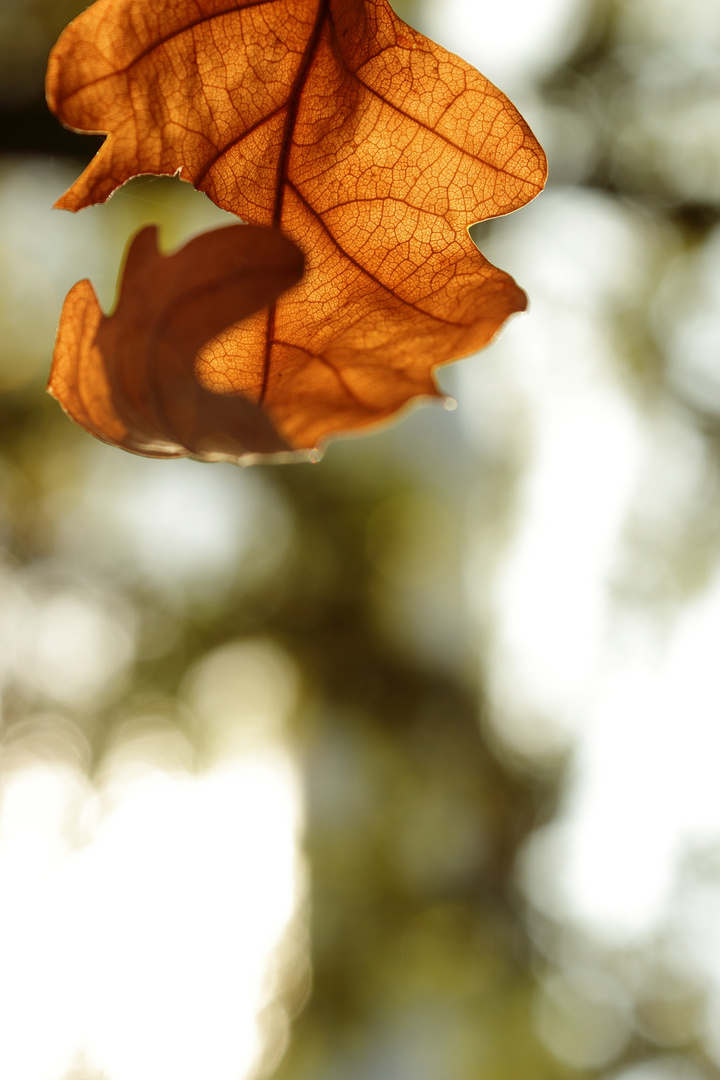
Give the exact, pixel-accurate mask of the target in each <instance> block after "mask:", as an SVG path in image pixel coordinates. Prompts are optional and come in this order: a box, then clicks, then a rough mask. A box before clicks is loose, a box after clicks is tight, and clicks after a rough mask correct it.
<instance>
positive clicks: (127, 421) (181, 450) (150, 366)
mask: <svg viewBox="0 0 720 1080" xmlns="http://www.w3.org/2000/svg"><path fill="white" fill-rule="evenodd" d="M302 272H303V257H302V254H301V252H300V251H299V250H298V248H297V247H296V246H295V244H293V243H292V241H290V240H288V239H287V237H285V236H283V235H282V234H281V233H280V232H278V231H277V230H275V229H266V228H258V227H253V226H251V225H232V226H230V227H228V228H224V229H216V230H214V231H212V232H208V233H204V234H203V235H202V236H198V237H196V238H195V239H194V240H191V241H190V242H189V243H188V244H186V245H185V247H183V248H181V249H180V250H179V251H176V252H175V253H174V254H172V255H161V254H160V253H159V252H158V247H157V228H156V227H155V226H154V225H151V226H148V227H147V228H145V229H143V230H142V231H141V232H140V233H138V235H137V236H136V237H135V238H134V240H133V241H132V244H131V245H130V248H129V251H128V255H127V259H126V263H125V269H124V273H123V278H122V286H121V289H120V297H119V300H118V303H117V306H116V309H115V311H114V312H113V314H112V315H110V316H106V315H103V313H102V311H101V309H100V305H99V303H98V300H97V297H96V295H95V292H94V290H93V287H92V285H91V284H90V282H89V281H80V282H78V284H77V285H75V286H74V287H73V288H72V289H71V290H70V292H69V293H68V295H67V297H66V299H65V304H64V307H63V311H62V316H61V319H60V327H59V330H58V337H57V341H56V345H55V354H54V356H53V367H52V372H51V375H50V383H49V386H48V389H49V391H50V393H51V394H52V395H53V396H54V397H55V398H57V400H58V401H59V402H60V403H61V405H62V406H63V408H64V409H65V411H66V412H67V413H68V414H69V415H70V417H71V418H72V419H73V420H74V421H75V422H76V423H78V424H80V426H81V427H83V428H85V430H86V431H89V432H91V433H92V434H93V435H96V436H97V437H98V438H99V439H103V440H104V441H105V442H109V443H112V444H113V445H115V446H121V447H123V449H125V450H131V451H132V452H133V453H136V454H146V455H147V456H149V457H180V456H186V455H188V454H192V455H193V456H194V457H198V458H201V459H203V460H206V461H217V460H227V459H230V460H232V461H236V460H238V459H240V458H243V457H247V454H248V452H249V451H252V452H255V453H263V454H269V453H273V454H282V453H287V452H289V451H290V449H291V448H290V447H289V446H288V445H287V444H286V443H285V442H284V441H283V439H282V438H281V437H280V436H279V435H278V434H277V432H276V431H275V430H274V428H273V426H272V424H271V423H270V421H269V420H268V418H267V416H266V415H265V413H264V412H263V411H262V410H261V409H259V408H258V406H257V405H255V404H253V403H252V402H251V401H249V400H248V399H247V398H245V397H242V396H231V395H223V394H214V393H212V391H210V390H207V389H206V388H205V387H203V386H201V385H200V383H199V382H198V380H197V379H196V378H195V377H194V372H193V367H194V363H195V357H196V355H197V353H198V351H199V350H200V349H201V348H202V346H203V345H204V344H205V343H206V342H207V341H208V339H210V338H213V337H215V335H216V334H217V333H219V332H220V331H221V330H224V329H225V328H226V327H227V326H229V325H230V324H231V323H234V322H238V321H240V320H241V319H245V318H247V317H248V316H249V315H252V314H253V313H254V312H256V311H258V310H259V309H260V308H264V307H267V305H268V304H269V303H271V302H272V301H273V300H274V299H275V298H276V297H277V296H278V295H279V294H280V293H281V292H283V291H284V290H285V289H288V288H289V287H290V286H291V285H294V284H295V283H296V282H297V281H299V280H300V278H301V276H302Z"/></svg>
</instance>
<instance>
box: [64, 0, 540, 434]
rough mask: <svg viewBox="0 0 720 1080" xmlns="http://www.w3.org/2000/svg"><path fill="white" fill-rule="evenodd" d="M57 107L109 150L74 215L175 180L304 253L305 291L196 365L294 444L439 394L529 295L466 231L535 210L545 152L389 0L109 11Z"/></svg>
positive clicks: (88, 34) (77, 199)
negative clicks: (445, 374)
mask: <svg viewBox="0 0 720 1080" xmlns="http://www.w3.org/2000/svg"><path fill="white" fill-rule="evenodd" d="M47 89H48V101H49V103H50V106H51V108H52V109H53V110H54V111H55V112H56V113H57V115H58V116H59V117H60V118H61V119H62V121H63V122H64V123H65V124H67V125H68V126H70V127H73V128H75V129H76V130H83V131H96V132H107V133H108V138H107V139H106V141H105V143H104V144H103V146H102V147H101V149H100V151H99V152H98V154H97V155H96V157H95V159H94V160H93V162H92V163H91V164H90V166H89V167H88V168H87V169H86V170H85V172H84V173H83V175H82V176H81V177H80V178H79V180H78V181H76V183H75V184H74V185H73V186H72V187H71V188H70V190H69V191H68V192H66V194H65V195H64V196H63V197H62V198H61V199H60V200H59V201H58V204H57V205H58V206H61V207H65V208H67V209H71V210H77V209H80V208H81V207H84V206H87V205H90V204H91V203H95V202H99V201H102V200H104V199H106V198H107V197H108V196H109V195H110V194H111V193H112V192H113V190H115V189H116V188H117V187H118V185H120V184H122V183H124V182H125V181H126V180H127V179H128V178H130V177H131V176H134V175H137V174H138V173H155V174H176V173H179V174H180V175H181V176H182V177H183V178H184V179H187V180H189V181H190V182H192V183H193V184H194V185H195V186H196V187H197V188H199V189H201V190H203V191H205V192H206V193H207V194H208V195H209V196H210V197H211V198H212V199H213V200H214V201H215V202H216V203H217V204H218V205H219V206H221V207H223V208H225V209H227V210H231V211H232V212H234V213H235V214H237V215H238V216H240V217H242V218H243V219H245V220H248V221H251V222H254V223H257V224H266V225H270V224H272V225H275V226H277V227H280V228H282V230H283V231H284V232H285V233H286V234H287V235H288V236H290V237H291V238H292V239H293V240H295V241H296V243H297V244H298V245H299V246H300V248H301V249H302V250H303V251H304V252H305V255H306V274H305V277H304V279H303V282H302V283H301V285H300V286H299V287H298V288H297V289H295V290H293V292H292V293H291V294H290V295H288V296H287V297H285V298H283V300H282V301H280V302H279V303H278V304H273V305H271V306H270V308H269V309H268V311H267V313H266V314H265V316H264V318H263V319H255V320H253V321H252V322H251V323H250V324H248V325H247V326H244V327H242V328H237V327H234V328H233V329H232V330H231V331H229V332H227V333H224V334H221V335H220V336H219V337H218V339H217V340H216V341H215V342H212V343H210V344H209V345H208V346H207V347H206V348H205V349H204V350H203V351H202V353H201V354H200V356H199V358H198V364H197V371H198V376H199V378H200V379H201V381H202V383H203V385H205V386H206V387H207V388H208V389H211V390H213V391H216V392H218V393H228V392H241V393H243V394H244V395H245V396H246V397H247V398H248V399H249V400H250V401H252V402H255V403H257V404H259V405H261V406H262V407H263V408H264V410H265V411H266V412H267V414H268V416H269V417H270V418H271V420H272V423H273V425H274V426H275V428H276V429H277V430H278V431H279V432H280V433H281V435H282V437H283V438H284V439H285V440H286V441H287V442H288V444H290V445H291V446H293V447H310V446H315V445H317V444H318V442H319V441H320V440H322V439H324V438H325V437H326V436H328V435H329V434H331V433H333V432H337V431H343V430H348V429H351V428H358V427H362V426H364V425H367V424H369V423H372V422H375V421H377V420H379V419H382V418H383V417H386V416H389V415H390V414H392V413H393V412H395V411H396V410H397V409H398V408H400V406H402V405H403V404H404V403H405V402H406V401H408V400H409V399H410V398H412V397H416V396H418V395H437V390H436V387H435V382H434V378H433V374H432V372H433V369H434V368H435V367H437V365H439V364H443V363H446V362H447V361H449V360H453V359H457V358H458V357H460V356H464V355H467V354H468V353H470V352H472V351H474V350H476V349H479V348H481V347H482V346H483V345H485V344H486V343H487V342H488V341H489V340H490V339H491V338H492V336H493V335H494V334H495V333H496V332H497V330H498V328H499V327H500V326H501V324H502V323H503V321H504V320H505V319H506V318H507V317H508V316H509V315H510V314H512V313H513V312H515V311H519V310H522V309H523V308H524V307H525V303H526V300H525V295H524V293H523V292H522V290H520V289H519V288H518V286H517V285H516V284H515V282H514V281H513V280H512V278H510V277H509V276H508V275H506V274H504V273H503V272H502V271H500V270H498V269H496V268H495V267H493V266H492V265H491V264H490V263H488V262H487V261H486V260H485V259H484V258H483V257H482V256H481V255H480V254H479V253H478V252H477V250H476V248H475V247H474V245H473V243H472V241H471V239H470V237H469V235H468V233H467V226H468V225H470V224H472V223H473V222H476V221H478V220H482V219H485V218H488V217H492V216H496V215H498V214H505V213H508V212H509V211H511V210H513V209H515V208H517V207H519V206H522V205H523V204H524V203H526V202H528V201H529V200H530V199H531V198H533V197H534V196H535V195H536V194H537V193H538V192H539V191H540V189H541V188H542V186H543V184H544V181H545V175H546V168H545V158H544V155H543V153H542V150H541V149H540V147H539V146H538V144H537V142H536V140H535V138H534V137H533V135H532V133H531V132H530V130H529V128H528V127H527V125H526V124H525V122H524V121H523V119H522V117H521V116H520V115H519V114H518V112H517V111H516V109H515V108H514V107H513V105H512V104H511V103H510V102H509V101H508V100H507V98H505V96H504V95H503V94H502V93H501V92H500V91H499V90H498V89H497V88H496V87H494V86H493V85H492V84H491V83H489V82H488V81H487V80H486V79H485V78H484V77H483V76H482V75H480V74H479V72H477V71H475V70H474V69H473V68H472V67H470V66H469V65H468V64H466V63H465V62H464V61H463V60H460V59H459V58H458V57H456V56H453V55H452V54H450V53H448V52H446V51H445V50H444V49H442V48H441V47H440V46H438V45H435V44H434V43H433V42H431V41H429V40H428V39H427V38H425V37H423V36H422V35H421V34H418V33H417V32H416V31H414V30H412V29H411V28H410V27H408V26H407V25H405V24H404V23H403V22H402V21H401V20H400V19H398V18H397V16H396V15H395V14H394V12H393V11H392V9H391V8H390V6H389V4H388V3H387V2H386V0H235V2H232V0H173V3H162V4H155V3H153V4H150V3H148V2H147V0H98V2H97V3H96V4H94V5H93V6H92V7H91V8H89V9H88V10H87V11H86V12H85V13H84V14H83V15H81V16H80V17H79V18H78V19H77V20H75V22H73V23H72V24H71V25H70V26H69V27H68V28H67V29H66V31H65V32H64V34H63V35H62V37H61V38H60V40H59V42H58V44H57V45H56V47H55V49H54V50H53V53H52V54H51V58H50V64H49V67H48V80H47Z"/></svg>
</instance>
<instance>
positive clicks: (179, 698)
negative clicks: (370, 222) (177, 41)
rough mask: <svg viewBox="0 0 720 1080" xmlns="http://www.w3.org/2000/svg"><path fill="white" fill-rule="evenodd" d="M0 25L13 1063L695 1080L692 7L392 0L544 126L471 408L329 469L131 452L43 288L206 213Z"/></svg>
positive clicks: (704, 608) (7, 959)
mask: <svg viewBox="0 0 720 1080" xmlns="http://www.w3.org/2000/svg"><path fill="white" fill-rule="evenodd" d="M81 7H82V4H81V3H77V2H76V0H4V2H3V6H2V9H1V10H0V147H1V150H2V156H1V157H0V390H1V393H0V414H1V418H2V424H1V426H0V545H1V549H0V688H1V691H2V719H1V721H0V725H1V726H0V1075H1V1076H2V1077H3V1078H4V1077H7V1078H8V1080H151V1078H152V1080H165V1078H167V1080H170V1078H172V1080H200V1078H202V1080H205V1078H211V1080H259V1078H261V1077H270V1076H275V1077H277V1078H278V1080H335V1078H337V1077H342V1078H343V1080H376V1078H378V1077H382V1078H383V1080H385V1078H387V1080H505V1078H507V1080H517V1078H518V1077H533V1078H543V1077H548V1078H558V1077H559V1078H568V1080H570V1078H578V1080H580V1078H591V1077H592V1078H595V1077H597V1078H602V1080H710V1078H714V1077H720V784H719V783H718V760H719V759H720V737H719V734H718V726H719V725H720V679H719V678H718V675H717V671H718V659H717V653H718V645H719V643H720V499H719V498H718V495H719V494H720V468H719V466H720V314H719V312H720V225H719V224H718V223H719V212H720V74H719V73H720V0H515V3H513V4H500V5H498V4H490V3H484V2H480V0H415V2H412V0H404V2H402V3H400V2H399V0H398V3H397V4H396V7H397V10H398V12H399V14H401V15H402V16H403V17H404V18H406V19H407V20H408V21H409V22H411V23H412V24H413V25H415V26H416V27H417V28H418V29H420V30H422V31H423V32H425V33H427V34H429V35H430V36H432V37H434V38H435V39H436V40H438V41H440V42H441V43H442V44H444V45H446V46H447V47H448V48H450V49H451V50H453V51H456V52H459V53H460V54H461V55H463V56H464V57H465V58H466V59H468V60H470V61H471V62H473V63H474V64H476V65H477V66H478V67H479V68H480V69H481V70H482V71H483V72H484V73H485V74H486V75H487V76H488V77H489V78H490V79H492V80H493V81H494V82H496V83H497V84H498V85H500V86H501V87H502V89H504V90H505V91H506V93H508V95H509V96H510V97H511V98H512V99H513V100H514V101H515V103H516V104H517V105H518V107H519V108H520V109H521V111H522V112H523V113H524V115H525V116H526V118H527V120H528V122H529V123H530V125H531V127H532V128H533V129H534V131H535V133H536V134H537V136H538V137H539V139H540V141H541V142H542V143H543V145H544V146H545V148H546V150H547V153H548V157H549V161H550V181H549V184H548V187H547V190H546V192H545V193H544V194H543V195H542V196H540V198H539V199H537V201H536V202H534V203H533V204H531V205H530V206H529V207H527V208H526V209H524V210H522V211H519V212H517V213H516V214H513V215H512V216H511V217H510V218H508V219H501V220H498V221H495V222H492V223H486V224H484V225H482V226H478V227H477V228H476V229H475V230H474V238H475V239H476V241H477V242H478V244H479V245H480V246H481V248H482V250H483V251H484V252H485V253H486V254H487V255H488V257H489V258H491V259H492V260H493V261H494V262H496V263H497V264H498V265H499V266H501V267H502V268H503V269H506V270H508V271H509V272H510V273H512V274H513V275H514V276H515V277H516V278H517V279H518V281H519V282H520V284H521V285H522V286H523V287H524V288H525V289H526V290H527V291H528V293H529V295H530V300H531V304H530V310H529V312H528V313H527V314H526V315H523V316H520V317H516V318H515V319H513V320H512V321H511V323H510V324H509V325H508V326H507V327H506V328H505V329H504V331H503V332H502V334H501V336H500V338H499V340H498V341H497V342H496V343H495V344H494V345H493V346H492V347H491V348H490V349H488V350H487V351H486V352H485V353H483V354H482V355H481V356H478V357H474V358H470V359H469V360H466V361H463V362H462V363H460V364H457V365H454V366H453V367H451V368H448V369H445V370H444V371H442V372H441V374H440V380H441V383H442V386H443V388H444V389H445V390H446V391H447V392H448V393H450V394H453V395H454V396H455V397H456V398H457V401H458V409H457V411H455V412H453V413H449V412H446V411H444V410H443V409H442V408H440V407H437V406H436V407H425V408H422V409H417V410H414V411H412V412H411V413H410V414H409V415H406V416H405V418H404V419H402V421H401V422H399V423H397V424H396V425H394V426H392V427H389V428H388V429H387V430H384V431H382V432H378V433H375V434H372V435H366V436H364V437H362V438H357V439H351V440H339V441H337V442H335V443H332V444H331V445H330V446H329V448H328V450H327V453H326V455H325V458H324V460H323V462H322V463H321V464H319V465H298V466H292V467H290V466H288V467H259V466H258V467H253V468H251V469H247V470H241V469H236V468H233V467H231V466H226V465H201V464H198V463H195V462H191V461H177V462H163V461H152V460H146V459H142V458H136V457H132V456H130V455H128V454H124V453H122V452H121V451H119V450H115V449H113V448H110V447H107V446H105V445H102V444H100V443H98V442H95V441H94V440H93V439H92V438H90V437H89V436H88V435H86V434H84V433H83V432H81V431H80V430H79V429H77V428H75V427H74V426H73V425H72V424H71V423H70V422H69V421H68V420H67V419H66V418H65V417H64V416H63V415H62V413H61V411H60V409H59V407H58V406H57V404H56V403H55V402H54V401H52V400H50V399H49V398H48V397H46V396H45V395H44V392H43V390H44V384H45V381H46V378H47V373H48V368H49V363H50V357H51V353H52V346H53V336H54V332H55V326H56V323H57V319H58V315H59V312H60V308H61V304H62V300H63V297H64V295H65V293H66V292H67V290H68V289H69V288H70V287H71V286H72V285H73V284H74V283H75V282H76V281H77V280H79V279H80V278H83V277H90V278H91V279H92V281H93V284H94V285H95V287H96V289H97V291H98V294H99V296H100V299H101V302H102V303H103V304H104V305H105V307H106V309H108V308H109V307H110V306H111V304H112V302H113V297H114V294H115V286H116V275H117V270H118V266H119V264H120V260H121V257H122V252H123V250H124V248H125V245H126V243H127V240H128V238H129V237H130V236H131V235H132V234H133V233H134V232H135V231H136V230H137V229H138V228H139V227H140V226H141V225H143V224H145V223H147V222H151V221H157V222H159V223H160V224H161V228H162V236H163V239H164V243H165V245H166V247H170V246H173V245H177V244H178V243H180V242H182V241H184V240H185V239H187V238H188V237H190V236H191V235H193V234H194V233H196V232H198V231H200V230H202V229H205V228H207V227H209V226H212V225H214V224H219V223H222V221H223V220H229V218H228V216H227V215H223V214H222V213H221V212H220V211H218V210H217V209H216V208H215V207H213V206H212V205H211V204H210V203H209V202H208V200H207V199H205V197H204V196H202V195H200V194H198V193H197V192H194V191H193V190H192V189H191V188H190V187H189V186H187V185H183V184H180V183H175V182H171V181H168V180H149V179H141V180H137V181H134V182H132V183H131V184H129V185H127V186H126V187H125V188H124V189H123V190H122V191H120V192H119V193H118V194H117V195H116V196H115V197H114V198H113V199H112V200H111V201H110V203H108V204H106V205H105V206H102V207H96V208H93V209H90V210H87V211H84V212H82V213H81V214H80V215H79V216H77V217H72V216H71V215H69V214H65V213H63V212H61V211H53V210H51V209H50V207H51V205H52V203H53V201H54V200H55V199H56V198H57V197H58V195H59V194H60V193H61V192H62V191H63V190H64V189H65V188H66V187H67V186H68V185H69V184H70V183H71V181H72V180H73V179H74V178H75V177H76V176H77V174H78V173H79V171H80V170H81V169H82V167H83V165H84V163H85V162H86V161H87V160H88V159H89V157H90V156H91V154H92V153H93V152H94V149H95V147H96V146H97V144H98V140H97V139H92V138H90V137H81V136H75V135H72V134H70V133H68V132H65V131H64V130H63V129H62V128H60V126H59V125H58V124H57V123H56V121H55V120H54V119H53V118H52V117H51V116H50V114H49V113H48V112H47V110H46V107H45V105H44V101H43V94H42V82H43V76H44V69H45V63H46V58H47V53H48V51H49V49H50V48H51V46H52V44H53V43H54V41H55V40H56V38H57V36H58V35H59V33H60V31H61V30H62V28H63V26H64V25H65V24H66V23H67V22H68V21H69V19H70V18H72V17H73V16H74V15H75V14H77V13H78V12H79V11H80V9H81Z"/></svg>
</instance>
